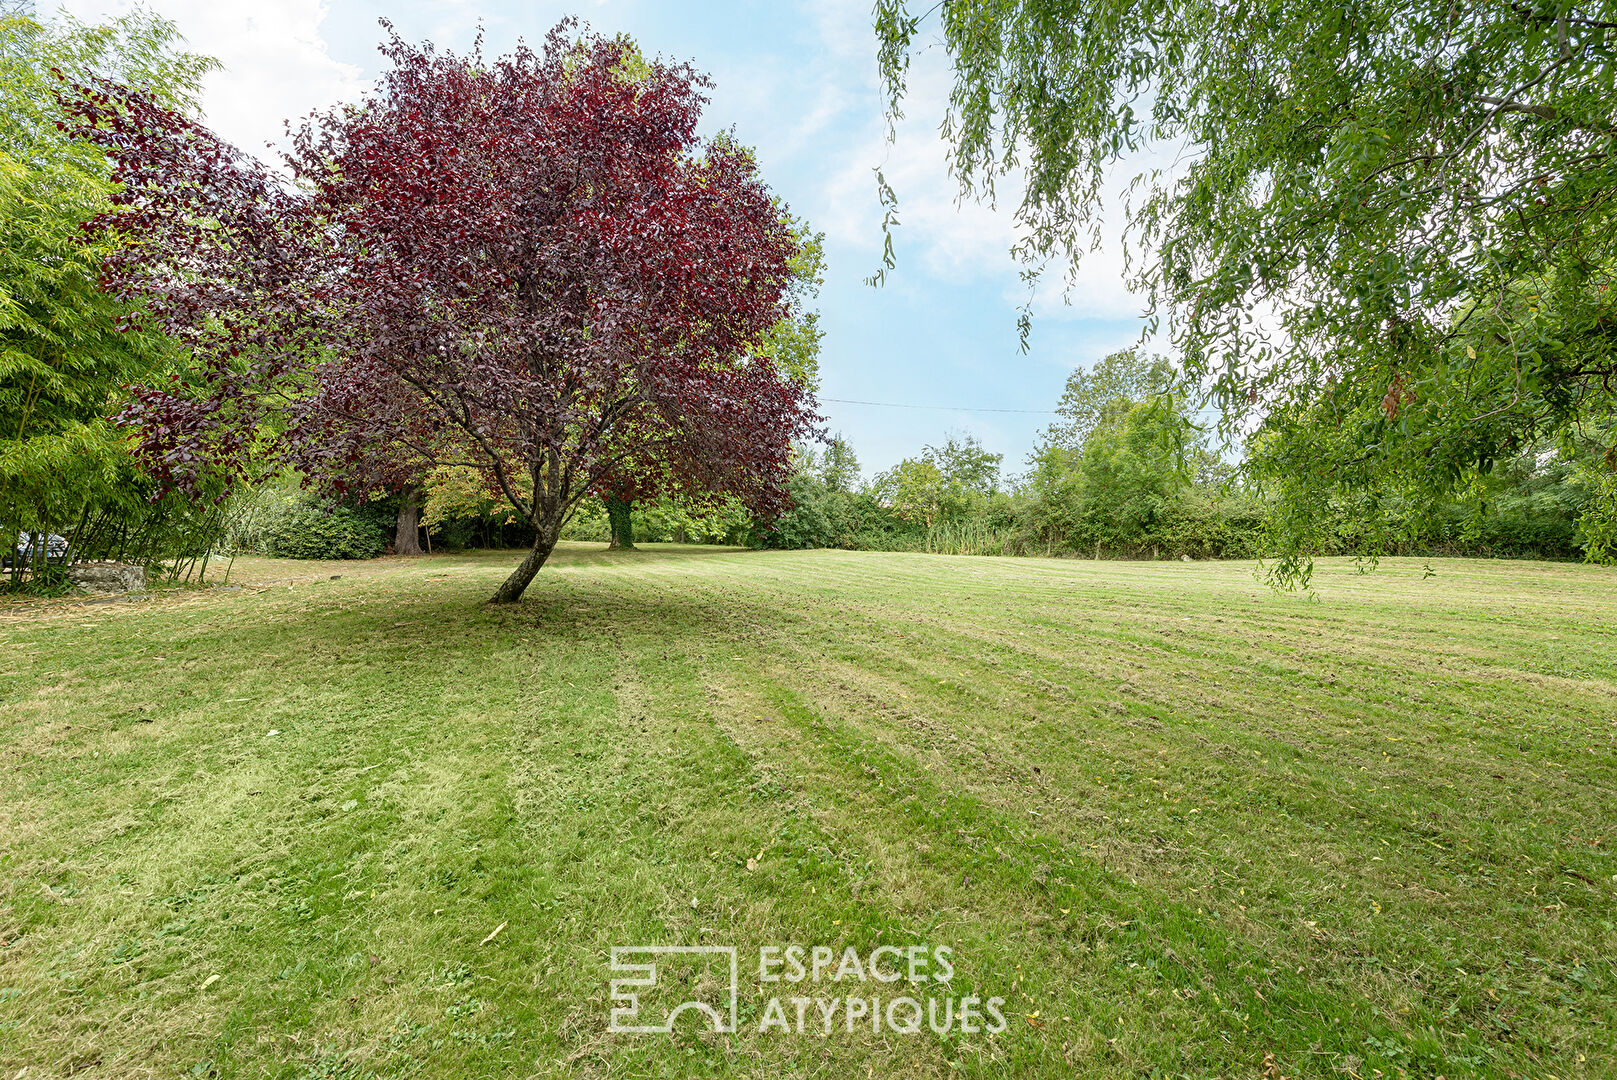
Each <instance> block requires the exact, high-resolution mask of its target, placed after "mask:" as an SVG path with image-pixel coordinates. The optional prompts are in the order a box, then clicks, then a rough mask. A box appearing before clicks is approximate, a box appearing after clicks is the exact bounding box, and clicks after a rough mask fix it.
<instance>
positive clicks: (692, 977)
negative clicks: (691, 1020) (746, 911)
mask: <svg viewBox="0 0 1617 1080" xmlns="http://www.w3.org/2000/svg"><path fill="white" fill-rule="evenodd" d="M612 971H613V972H614V973H619V972H621V973H623V974H625V975H629V976H632V977H630V978H621V979H613V980H612V986H611V995H612V1001H613V1003H614V1004H613V1008H612V1019H611V1023H610V1024H609V1026H608V1030H609V1031H611V1032H613V1033H614V1034H623V1035H667V1034H669V1033H671V1032H672V1031H673V1030H674V1022H675V1021H676V1020H678V1019H679V1017H680V1015H681V1014H682V1013H685V1012H687V1011H692V1012H696V1013H699V1014H702V1015H704V1016H706V1017H707V1018H708V1020H709V1021H710V1022H711V1023H712V1025H713V1026H712V1031H713V1032H714V1033H715V1034H719V1035H723V1034H728V1033H731V1032H734V1031H735V1029H736V975H737V966H736V950H735V946H734V945H614V946H612ZM642 998H646V999H647V1000H646V1002H645V1008H644V1010H642V1001H641V999H642ZM664 1001H673V1002H677V1004H674V1005H673V1007H672V1008H669V1009H667V1010H666V1011H665V1010H664V1009H663V1008H662V1007H661V1005H662V1002H664ZM658 1017H661V1020H662V1022H661V1023H656V1022H654V1021H655V1020H656V1019H657V1018H658Z"/></svg>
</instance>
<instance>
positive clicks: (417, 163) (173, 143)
mask: <svg viewBox="0 0 1617 1080" xmlns="http://www.w3.org/2000/svg"><path fill="white" fill-rule="evenodd" d="M570 31H571V26H570V25H569V24H568V23H563V24H561V25H559V26H557V27H556V29H555V30H553V31H551V33H550V35H549V37H548V38H547V41H546V44H545V48H544V50H543V52H542V53H535V52H533V51H530V50H528V49H527V48H525V47H523V48H519V49H518V50H517V51H516V52H515V53H514V54H512V55H511V56H508V57H503V58H500V59H498V60H495V61H492V62H487V61H484V60H483V59H482V58H481V57H480V56H479V55H477V54H475V53H474V54H473V55H472V56H469V57H459V56H454V55H451V54H441V53H437V52H435V51H434V50H432V49H431V48H430V47H427V48H415V47H412V46H409V45H406V44H405V43H403V42H402V41H400V40H399V39H398V38H397V37H396V36H395V37H394V38H393V40H392V42H391V43H390V44H389V45H387V46H386V47H384V49H383V52H384V53H386V54H387V56H388V57H389V58H390V59H391V60H392V62H393V68H392V70H391V71H390V72H389V73H388V74H387V75H386V76H385V78H384V79H383V80H382V82H381V85H380V87H379V89H378V91H377V92H376V93H375V94H374V95H373V96H372V97H371V98H369V99H368V100H366V101H364V102H362V103H361V104H359V105H355V106H350V107H343V108H340V109H337V110H334V111H333V112H330V113H327V114H323V115H318V116H316V117H315V118H314V119H313V120H312V121H311V122H310V123H309V124H308V125H307V126H305V127H304V128H303V129H302V130H301V132H299V133H298V134H297V136H296V138H295V140H294V144H293V145H294V149H293V151H292V153H291V154H290V155H289V156H288V157H287V159H286V163H287V165H288V166H289V168H290V170H291V173H292V183H290V184H286V183H282V182H281V181H280V180H279V179H278V178H277V177H275V176H274V175H273V174H271V173H269V172H268V171H267V170H266V169H265V168H264V167H263V166H261V165H260V164H259V163H257V162H256V161H254V160H253V159H250V158H247V157H244V156H243V155H240V154H238V153H237V152H236V151H234V150H232V149H231V148H229V147H228V146H225V145H224V144H222V143H221V142H220V141H219V140H218V139H216V138H215V137H214V136H213V135H212V134H210V133H209V132H208V131H206V130H205V129H204V128H202V127H200V126H198V125H196V124H194V123H192V122H190V121H188V120H186V119H184V118H182V117H179V116H176V115H174V114H172V113H169V112H166V111H165V110H163V109H161V108H159V107H157V106H155V105H154V104H152V103H151V102H150V101H147V100H145V99H143V98H141V97H140V96H139V95H137V94H134V93H132V92H129V91H127V90H123V89H121V88H118V87H115V86H112V85H110V84H105V85H101V86H98V87H95V88H92V89H90V90H87V91H84V92H83V93H82V94H81V95H79V96H77V97H75V98H73V99H72V100H71V101H70V102H69V105H70V107H71V108H72V110H73V111H74V113H75V116H76V118H77V121H78V132H79V133H80V134H82V135H84V136H86V137H89V138H93V139H95V140H97V141H98V142H99V143H100V144H101V145H102V146H103V147H104V148H105V149H106V150H107V152H108V154H109V155H110V156H111V157H112V158H113V160H114V162H115V164H116V167H117V178H118V180H119V181H121V182H122V184H123V185H124V186H123V191H122V193H121V194H120V195H119V196H118V197H117V201H118V202H119V203H120V210H119V212H117V213H115V214H112V215H108V217H107V218H105V219H103V220H102V221H101V222H98V223H97V225H98V227H104V228H110V229H113V230H116V231H117V232H118V233H119V234H120V235H121V237H122V238H123V239H124V240H125V241H127V243H126V244H125V245H124V246H122V247H121V248H120V249H119V254H118V255H117V256H116V257H115V258H114V259H113V260H112V261H111V262H109V264H108V265H107V268H106V273H107V279H108V283H109V284H110V285H111V286H112V287H113V288H114V289H115V290H117V291H118V292H119V293H121V294H123V295H125V296H128V297H132V298H140V299H142V301H143V307H144V311H145V313H146V317H148V318H151V319H153V320H155V321H156V322H157V323H158V324H160V325H161V326H163V327H164V328H166V329H167V330H169V331H170V332H172V333H174V334H176V335H179V336H180V337H181V338H182V339H183V340H185V341H186V342H187V343H188V344H189V345H190V346H191V347H192V348H193V350H194V351H195V352H196V354H197V355H198V357H199V358H201V359H202V360H203V361H204V364H205V369H206V371H207V377H206V378H205V379H204V380H202V381H201V382H200V383H199V384H198V385H196V386H191V387H182V386H171V387H162V388H145V389H143V390H141V391H140V392H139V393H138V395H137V397H136V401H135V405H134V406H133V407H132V408H131V410H130V412H129V414H128V416H127V419H129V420H130V421H131V422H135V423H137V424H138V425H139V429H140V431H141V433H142V437H143V439H144V444H145V447H146V449H147V450H148V452H149V453H150V454H151V455H152V457H153V460H154V461H155V462H156V463H157V467H158V468H159V469H160V470H161V472H162V473H163V475H164V477H165V478H166V479H168V480H169V481H170V482H171V483H174V484H177V485H181V486H184V485H186V484H187V483H188V482H190V481H191V480H192V479H193V478H194V477H195V476H196V475H197V474H198V472H199V467H200V466H201V465H203V464H204V463H205V464H207V465H209V466H210V467H215V468H217V467H220V466H224V467H227V468H228V467H240V466H241V464H242V463H244V462H245V461H246V460H248V458H249V456H250V455H251V453H253V452H255V451H257V452H262V451H263V448H264V446H265V445H266V443H267V445H268V447H269V449H270V453H271V454H272V455H273V457H274V459H275V460H277V461H284V462H286V463H289V464H293V465H295V466H297V467H298V468H299V469H301V470H303V472H304V473H305V474H306V475H307V476H309V477H311V478H313V479H314V480H315V481H316V482H319V483H323V484H326V485H327V486H331V487H339V488H340V487H341V486H343V485H345V484H357V485H359V486H362V487H367V488H370V487H376V486H384V485H396V484H398V483H400V482H402V481H403V480H404V479H405V478H406V477H407V476H409V475H411V474H419V472H420V470H421V469H422V468H423V467H425V466H428V465H431V464H437V463H466V464H471V465H474V466H476V467H477V468H479V469H481V470H482V471H483V473H484V474H485V475H486V476H487V478H488V480H489V482H490V483H491V485H494V486H497V487H498V488H499V489H500V490H501V491H503V493H504V494H505V496H506V497H507V498H508V499H510V500H511V501H512V502H513V503H514V504H515V505H516V506H517V507H518V508H519V510H521V512H522V513H524V514H525V515H526V516H527V517H528V518H529V520H530V521H532V523H533V524H534V526H535V528H536V529H537V530H538V533H539V536H540V542H539V545H537V546H536V552H535V554H536V555H537V561H534V559H533V557H532V556H530V560H529V561H530V562H533V567H532V569H537V567H538V565H539V564H540V563H542V562H543V559H544V556H545V554H547V553H548V552H549V550H550V546H551V545H553V544H554V542H555V538H556V535H557V533H558V532H559V530H560V528H561V525H562V523H563V522H564V521H565V519H566V518H567V517H568V515H570V514H571V513H572V511H573V509H574V507H575V506H576V505H577V503H578V502H579V500H580V499H581V498H583V497H584V496H585V495H586V494H588V493H589V492H591V491H601V490H608V489H610V490H617V491H625V490H646V489H648V488H649V487H651V486H658V487H663V488H670V487H671V488H675V489H686V490H702V491H707V492H712V493H717V494H733V495H736V496H739V497H740V498H742V499H743V500H744V501H745V502H747V503H748V504H749V505H751V506H752V507H754V508H755V509H757V510H759V511H761V512H764V513H770V512H772V511H776V510H778V509H780V508H781V507H782V505H783V501H784V499H785V494H784V490H785V489H784V482H785V479H786V476H787V472H788V457H789V453H790V445H791V442H792V440H793V439H794V438H797V437H801V436H802V435H804V434H806V433H807V432H808V431H809V430H810V428H811V426H812V425H813V424H814V423H815V422H816V421H817V419H818V418H817V417H815V416H814V414H813V412H812V405H813V403H812V400H811V399H810V398H808V397H807V395H805V394H804V393H803V391H802V390H801V389H799V388H798V387H797V386H796V385H795V384H794V383H792V381H791V380H789V379H787V378H786V377H785V376H784V375H783V374H782V373H781V372H780V371H778V370H776V368H775V367H774V366H773V365H772V364H771V363H770V362H769V361H767V360H765V359H760V358H757V357H754V356H752V355H751V353H750V347H751V346H752V345H753V344H754V343H755V342H757V341H758V339H759V336H760V335H761V334H762V333H763V332H764V331H765V330H766V329H767V328H769V327H770V326H771V325H773V324H774V323H775V322H776V321H777V320H779V319H780V318H781V317H782V316H783V315H784V314H785V313H786V312H785V310H784V303H785V301H784V300H783V295H784V291H785V287H786V285H787V283H788V277H789V273H790V271H789V269H788V266H787V259H788V257H789V256H790V255H791V254H792V250H793V249H792V244H793V240H792V237H791V234H790V231H789V230H788V228H787V227H786V224H785V214H784V211H783V209H782V208H781V207H780V206H778V205H777V204H776V203H775V202H774V201H773V200H772V199H771V197H770V195H769V192H768V190H767V189H766V188H765V187H764V185H763V184H762V182H761V181H760V180H759V179H758V178H757V176H756V172H755V169H754V167H753V163H752V161H751V159H750V157H749V156H748V155H747V154H746V153H745V152H744V151H743V150H740V149H739V148H737V147H736V146H734V145H733V144H732V143H731V142H729V141H727V140H725V139H719V140H715V141H712V142H707V143H703V142H701V141H700V140H699V139H698V138H697V136H696V123H697V119H698V117H699V115H700V112H701V109H702V107H703V105H704V104H705V103H706V98H705V96H704V93H703V91H704V88H705V87H706V86H707V81H706V79H705V78H704V77H703V76H700V75H698V74H697V73H695V72H694V71H692V70H691V69H690V68H689V67H686V66H672V65H667V64H662V63H657V64H652V65H650V69H649V72H645V69H644V68H643V67H640V68H638V70H639V71H640V72H642V73H644V77H643V78H641V77H640V76H639V75H634V76H629V75H626V74H625V72H626V71H630V70H636V67H635V66H633V65H631V64H626V61H631V60H632V58H633V56H634V54H633V53H632V51H631V49H630V47H629V46H627V45H626V44H624V43H623V42H621V41H612V40H606V39H603V38H600V37H595V36H589V35H586V36H585V37H584V38H583V39H582V40H580V41H574V40H572V39H571V38H570V36H569V33H570ZM652 463H655V464H654V465H653V464H652ZM540 548H542V549H543V550H542V551H541V550H539V549H540ZM526 565H527V564H525V566H526ZM531 575H532V570H529V571H528V576H529V577H531ZM516 576H517V575H514V576H513V582H512V583H508V586H513V585H514V589H515V593H517V594H520V592H521V589H522V586H524V585H526V578H524V579H523V580H522V581H520V582H515V578H516ZM508 591H510V590H509V588H508V589H507V590H502V593H503V592H508ZM501 598H503V599H514V598H515V597H514V596H510V595H505V596H502V597H501Z"/></svg>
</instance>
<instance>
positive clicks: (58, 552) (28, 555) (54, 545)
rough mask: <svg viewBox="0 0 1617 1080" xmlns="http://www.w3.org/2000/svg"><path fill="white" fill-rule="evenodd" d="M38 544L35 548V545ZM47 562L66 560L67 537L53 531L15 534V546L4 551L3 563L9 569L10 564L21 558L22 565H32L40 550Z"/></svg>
mask: <svg viewBox="0 0 1617 1080" xmlns="http://www.w3.org/2000/svg"><path fill="white" fill-rule="evenodd" d="M36 544H37V545H38V547H37V548H36V547H35V545H36ZM40 549H43V554H44V556H45V561H46V562H48V563H62V562H66V561H67V538H66V537H65V536H57V535H56V534H55V533H28V532H22V533H18V534H17V546H16V548H14V549H13V550H11V551H8V552H6V555H5V559H4V563H3V565H4V566H5V568H6V569H10V568H11V566H12V564H13V563H14V562H16V561H17V560H21V561H22V564H23V565H24V566H31V565H33V564H34V563H35V562H36V561H37V560H38V558H39V556H40V554H41V550H40Z"/></svg>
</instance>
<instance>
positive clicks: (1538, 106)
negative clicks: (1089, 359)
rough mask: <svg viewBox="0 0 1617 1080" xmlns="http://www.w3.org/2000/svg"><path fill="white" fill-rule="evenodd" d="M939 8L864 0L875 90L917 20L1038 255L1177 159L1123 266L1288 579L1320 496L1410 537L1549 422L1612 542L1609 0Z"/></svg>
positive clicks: (982, 189) (903, 61) (1616, 327)
mask: <svg viewBox="0 0 1617 1080" xmlns="http://www.w3.org/2000/svg"><path fill="white" fill-rule="evenodd" d="M929 11H935V12H936V21H935V24H934V22H933V21H932V18H931V17H930V15H923V16H916V15H912V14H911V13H910V12H909V11H908V10H907V8H906V5H905V3H904V0H879V2H878V3H877V7H876V28H877V34H878V37H879V41H880V59H881V65H882V70H883V71H884V73H885V76H886V79H887V85H888V88H889V90H890V93H891V102H892V108H893V110H894V112H895V113H896V112H897V110H898V109H899V108H900V106H901V104H902V102H903V98H904V93H905V76H906V71H907V68H908V63H909V57H910V53H911V50H912V47H913V46H914V44H915V42H916V40H917V38H918V37H920V36H922V35H930V34H932V33H934V32H936V33H938V34H940V35H941V37H942V39H943V43H944V47H945V48H946V49H947V51H948V55H949V57H950V59H951V61H952V64H953V68H954V73H955V84H954V89H953V92H952V95H951V99H950V102H951V108H950V113H949V119H948V121H947V123H946V124H945V127H944V134H945V137H946V138H947V139H948V140H949V141H950V143H951V146H952V151H953V155H952V162H953V168H954V171H955V174H956V176H957V177H958V179H959V181H960V183H961V185H962V188H963V189H964V191H965V192H967V193H970V194H975V195H984V196H991V195H992V192H993V189H994V183H995V181H996V180H998V179H1003V178H1004V177H1005V176H1006V175H1007V174H1009V173H1010V172H1011V171H1012V170H1020V172H1021V175H1022V176H1024V177H1025V181H1024V183H1023V186H1022V191H1021V201H1020V205H1019V207H1018V211H1017V216H1018V219H1019V221H1020V223H1021V226H1022V228H1023V230H1024V239H1023V240H1022V241H1021V242H1020V243H1019V245H1018V247H1017V249H1016V254H1017V255H1018V256H1019V257H1020V258H1021V259H1022V260H1024V262H1025V263H1026V265H1027V267H1028V269H1029V271H1030V273H1035V274H1036V273H1037V272H1038V271H1039V270H1040V269H1041V268H1042V267H1043V266H1044V265H1045V264H1046V263H1047V262H1048V261H1050V260H1058V261H1060V260H1066V261H1069V262H1076V260H1077V259H1078V257H1079V255H1080V254H1081V252H1082V251H1083V250H1085V248H1086V247H1087V246H1088V244H1089V243H1090V242H1091V241H1092V240H1093V239H1095V238H1097V237H1098V232H1097V231H1096V230H1098V227H1099V224H1100V221H1101V214H1102V194H1103V191H1104V189H1105V187H1106V184H1107V180H1108V175H1109V173H1110V172H1111V171H1112V170H1113V168H1114V166H1116V165H1117V164H1118V163H1119V162H1124V163H1126V162H1127V161H1128V159H1129V157H1130V155H1131V154H1133V153H1135V152H1136V151H1139V150H1141V149H1143V148H1145V147H1148V146H1153V147H1157V148H1169V149H1171V150H1173V151H1175V152H1176V153H1177V154H1178V156H1179V158H1180V161H1181V162H1182V164H1181V166H1180V169H1179V173H1180V175H1177V176H1165V175H1159V174H1155V173H1152V174H1145V175H1142V176H1141V177H1139V186H1138V187H1137V188H1136V190H1135V197H1134V198H1133V199H1132V200H1131V202H1130V205H1129V208H1128V213H1127V217H1128V243H1129V247H1130V250H1131V252H1132V253H1133V255H1134V256H1135V260H1136V261H1135V263H1134V265H1135V266H1136V268H1137V277H1136V279H1135V281H1134V284H1135V285H1136V286H1137V287H1138V288H1139V289H1140V290H1141V291H1142V293H1143V295H1144V297H1145V298H1146V299H1147V301H1148V303H1149V304H1150V306H1151V310H1152V312H1153V314H1154V316H1155V317H1156V318H1160V319H1165V320H1166V325H1167V329H1168V331H1169V333H1170V335H1171V338H1172V340H1173V342H1174V344H1175V345H1176V346H1177V348H1178V350H1179V352H1180V354H1181V356H1182V358H1183V374H1184V376H1185V378H1186V379H1187V380H1188V381H1189V383H1190V384H1191V385H1192V386H1194V387H1196V388H1197V389H1198V391H1200V392H1204V393H1206V394H1207V395H1208V396H1209V397H1210V398H1211V399H1212V400H1213V401H1214V402H1216V403H1217V404H1218V406H1219V407H1220V408H1221V410H1222V413H1223V424H1224V430H1225V431H1226V433H1233V432H1244V431H1250V430H1253V429H1256V430H1257V431H1258V439H1257V442H1256V446H1257V453H1256V454H1255V455H1254V460H1253V466H1252V475H1253V476H1254V478H1255V479H1257V480H1259V481H1260V482H1263V483H1265V484H1266V485H1267V486H1268V488H1269V490H1270V492H1271V494H1272V495H1273V496H1274V501H1273V504H1272V505H1273V507H1274V509H1275V514H1276V519H1275V528H1274V530H1273V531H1274V535H1275V538H1276V541H1277V542H1278V543H1279V544H1280V550H1281V552H1282V559H1281V561H1280V563H1279V564H1278V567H1277V569H1278V571H1279V575H1280V577H1281V578H1282V579H1286V580H1292V581H1295V580H1299V579H1306V576H1307V572H1308V567H1309V563H1308V558H1307V556H1308V552H1309V551H1310V550H1311V546H1312V544H1313V541H1314V539H1315V538H1316V536H1317V530H1318V527H1319V526H1320V524H1321V522H1322V521H1324V519H1325V517H1326V516H1327V515H1326V509H1327V508H1328V507H1329V506H1330V505H1332V504H1333V502H1336V503H1339V502H1341V501H1342V500H1344V499H1359V498H1363V499H1368V500H1369V504H1370V505H1371V506H1382V505H1389V504H1392V503H1394V502H1396V503H1397V504H1399V505H1400V506H1402V507H1404V508H1405V520H1406V521H1407V523H1408V527H1409V528H1410V529H1417V528H1419V526H1420V523H1421V520H1422V518H1423V516H1425V515H1426V514H1428V513H1429V512H1430V511H1431V509H1432V508H1433V507H1434V506H1436V505H1438V504H1439V503H1441V502H1442V501H1443V500H1444V499H1445V498H1447V497H1448V496H1449V495H1450V494H1451V493H1453V492H1454V491H1455V490H1457V489H1460V488H1463V487H1465V486H1467V485H1469V484H1471V483H1472V482H1473V480H1474V479H1475V478H1476V477H1478V476H1483V475H1486V474H1488V473H1490V472H1491V471H1492V470H1494V469H1495V468H1496V467H1498V465H1499V463H1501V462H1505V461H1509V460H1511V459H1512V458H1513V457H1514V456H1515V455H1516V454H1517V453H1519V452H1520V451H1521V450H1522V449H1523V448H1524V447H1526V446H1528V445H1530V444H1533V443H1535V442H1536V441H1539V440H1542V439H1545V438H1548V439H1551V440H1553V441H1554V442H1555V443H1556V444H1557V445H1558V447H1559V452H1560V453H1561V454H1563V455H1564V456H1566V457H1567V458H1568V459H1572V458H1576V459H1577V460H1579V461H1580V462H1582V463H1583V467H1585V468H1587V469H1588V470H1590V471H1591V473H1592V474H1594V475H1595V476H1596V479H1595V480H1594V481H1593V482H1594V484H1595V487H1596V488H1597V489H1598V491H1599V493H1600V494H1599V497H1598V498H1596V499H1594V500H1593V501H1592V502H1591V503H1590V504H1589V507H1588V508H1587V509H1586V510H1585V512H1584V517H1585V525H1584V528H1585V531H1586V533H1587V534H1588V535H1590V536H1597V535H1607V536H1609V535H1611V533H1612V522H1613V521H1617V431H1614V429H1613V426H1612V424H1611V422H1610V418H1611V416H1612V413H1613V409H1614V402H1617V396H1614V376H1617V348H1614V346H1617V294H1614V291H1613V290H1612V288H1611V286H1612V284H1613V282H1614V279H1617V212H1614V204H1613V199H1614V197H1617V153H1614V151H1617V120H1614V118H1613V115H1612V102H1613V100H1614V95H1613V81H1614V68H1613V50H1614V48H1617V4H1613V3H1611V2H1609V0H1608V2H1601V0H1585V2H1566V0H1562V2H1550V0H1527V2H1524V3H1510V4H1502V3H1493V2H1482V0H1465V2H1460V3H1452V2H1450V0H1418V2H1415V3H1409V2H1403V0H1399V2H1394V0H1370V2H1365V3H1356V4H1351V5H1324V6H1321V5H1318V4H1311V3H1300V2H1297V0H1280V2H1278V3H1261V4H1260V3H1255V2H1252V0H1236V2H1234V3H1222V2H1217V3H1215V2H1212V0H1191V2H1185V0H945V2H944V3H942V4H940V5H936V6H935V7H932V8H930V9H929ZM884 190H885V189H884ZM900 194H901V193H900ZM1397 531H1398V530H1397V528H1396V527H1394V528H1393V529H1392V532H1391V533H1389V534H1388V535H1387V536H1385V537H1382V538H1381V539H1382V540H1385V541H1387V542H1391V541H1394V540H1395V539H1396V536H1395V535H1393V534H1395V533H1396V532H1397ZM1377 542H1378V540H1377V538H1376V537H1367V538H1366V543H1367V549H1369V550H1374V548H1375V546H1376V544H1377ZM1588 550H1589V552H1590V554H1591V556H1592V557H1610V556H1611V555H1612V554H1613V553H1614V551H1617V547H1614V546H1611V545H1608V546H1601V545H1600V544H1595V545H1592V546H1590V547H1589V548H1588Z"/></svg>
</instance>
